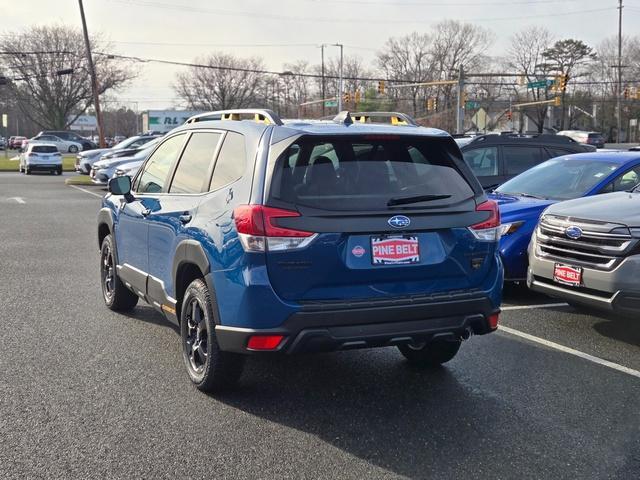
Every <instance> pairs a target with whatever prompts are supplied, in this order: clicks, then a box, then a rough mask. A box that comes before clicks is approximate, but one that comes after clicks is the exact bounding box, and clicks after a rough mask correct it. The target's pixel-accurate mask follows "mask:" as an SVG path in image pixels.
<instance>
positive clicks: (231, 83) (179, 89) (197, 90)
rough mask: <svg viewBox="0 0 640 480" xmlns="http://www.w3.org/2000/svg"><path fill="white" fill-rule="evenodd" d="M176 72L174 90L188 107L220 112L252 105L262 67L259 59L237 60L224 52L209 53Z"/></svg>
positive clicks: (258, 92) (257, 91)
mask: <svg viewBox="0 0 640 480" xmlns="http://www.w3.org/2000/svg"><path fill="white" fill-rule="evenodd" d="M194 63H196V64H199V65H201V66H195V67H190V68H189V70H188V71H186V72H184V73H179V74H178V75H177V78H176V83H175V85H174V89H175V91H176V93H177V95H178V96H179V97H181V98H182V99H183V100H184V101H185V103H186V104H187V107H188V108H190V109H194V110H220V109H229V108H246V107H251V106H255V104H256V103H257V102H258V101H259V100H258V99H259V98H260V93H261V83H262V75H261V74H260V73H256V72H255V71H254V70H262V69H263V68H264V66H263V63H262V60H261V59H259V58H256V57H254V58H248V59H243V58H238V57H235V56H233V55H229V54H226V53H220V52H217V53H212V54H210V55H208V56H206V57H201V58H198V59H196V61H195V62H194Z"/></svg>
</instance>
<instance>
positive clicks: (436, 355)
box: [398, 340, 462, 368]
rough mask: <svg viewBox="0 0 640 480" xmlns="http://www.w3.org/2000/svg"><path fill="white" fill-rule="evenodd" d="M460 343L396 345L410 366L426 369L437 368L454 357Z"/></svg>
mask: <svg viewBox="0 0 640 480" xmlns="http://www.w3.org/2000/svg"><path fill="white" fill-rule="evenodd" d="M461 343H462V341H461V340H452V341H450V340H434V341H433V342H429V343H425V344H423V345H421V346H419V347H416V346H413V345H409V344H406V345H398V349H399V350H400V353H402V355H404V357H405V358H406V359H407V360H408V361H409V363H410V364H411V365H415V366H417V367H421V368H428V367H438V366H440V365H442V364H443V363H447V362H448V361H449V360H451V359H452V358H453V357H455V356H456V354H457V353H458V350H460V344H461Z"/></svg>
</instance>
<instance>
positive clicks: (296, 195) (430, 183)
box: [271, 136, 474, 210]
mask: <svg viewBox="0 0 640 480" xmlns="http://www.w3.org/2000/svg"><path fill="white" fill-rule="evenodd" d="M459 161H460V162H461V160H459ZM473 195H474V193H473V190H472V188H471V186H470V185H469V183H467V181H466V180H465V178H464V177H463V176H462V175H461V173H460V172H459V170H458V169H457V166H456V160H455V159H454V158H453V155H452V154H451V152H450V151H449V150H448V143H446V142H443V141H441V140H440V139H427V138H420V137H417V138H412V137H397V138H386V137H384V136H381V137H380V138H378V137H375V136H372V137H368V136H364V137H355V138H336V137H333V138H332V137H307V138H302V139H300V140H298V141H297V142H296V143H294V144H292V145H290V146H289V147H288V149H287V150H286V151H285V152H284V153H283V154H282V155H281V157H280V159H279V162H278V167H276V169H275V172H274V180H273V183H272V188H271V196H272V198H274V199H276V200H278V201H284V202H286V203H288V204H295V205H302V206H306V207H312V208H321V209H325V210H380V209H388V208H389V207H395V206H400V205H402V206H404V207H406V206H410V207H415V208H419V207H422V208H424V206H425V204H426V203H425V202H427V203H428V204H429V205H430V206H433V207H441V206H444V205H450V204H455V203H458V202H461V201H464V200H467V199H469V198H471V197H473Z"/></svg>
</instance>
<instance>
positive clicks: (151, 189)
mask: <svg viewBox="0 0 640 480" xmlns="http://www.w3.org/2000/svg"><path fill="white" fill-rule="evenodd" d="M184 137H185V134H184V133H183V134H180V135H176V136H174V137H171V138H169V139H167V140H166V141H165V142H164V143H162V144H161V145H160V146H159V147H158V149H157V150H156V151H155V152H153V155H151V157H150V158H149V160H148V161H147V163H146V164H145V166H144V171H143V172H142V174H141V175H140V176H139V177H138V180H137V181H136V188H135V191H136V192H138V193H158V192H161V191H162V189H163V188H164V185H165V183H166V181H167V176H168V175H169V170H171V166H172V165H173V162H175V160H176V159H177V158H178V155H180V150H181V149H182V144H183V142H184Z"/></svg>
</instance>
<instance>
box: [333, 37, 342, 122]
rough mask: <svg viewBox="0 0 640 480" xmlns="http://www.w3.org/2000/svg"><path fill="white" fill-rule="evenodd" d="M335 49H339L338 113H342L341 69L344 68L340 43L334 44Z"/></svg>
mask: <svg viewBox="0 0 640 480" xmlns="http://www.w3.org/2000/svg"><path fill="white" fill-rule="evenodd" d="M334 46H335V47H340V79H339V80H338V112H341V111H342V92H343V90H344V84H343V70H342V69H343V68H344V55H343V53H344V45H342V44H341V43H334Z"/></svg>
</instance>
